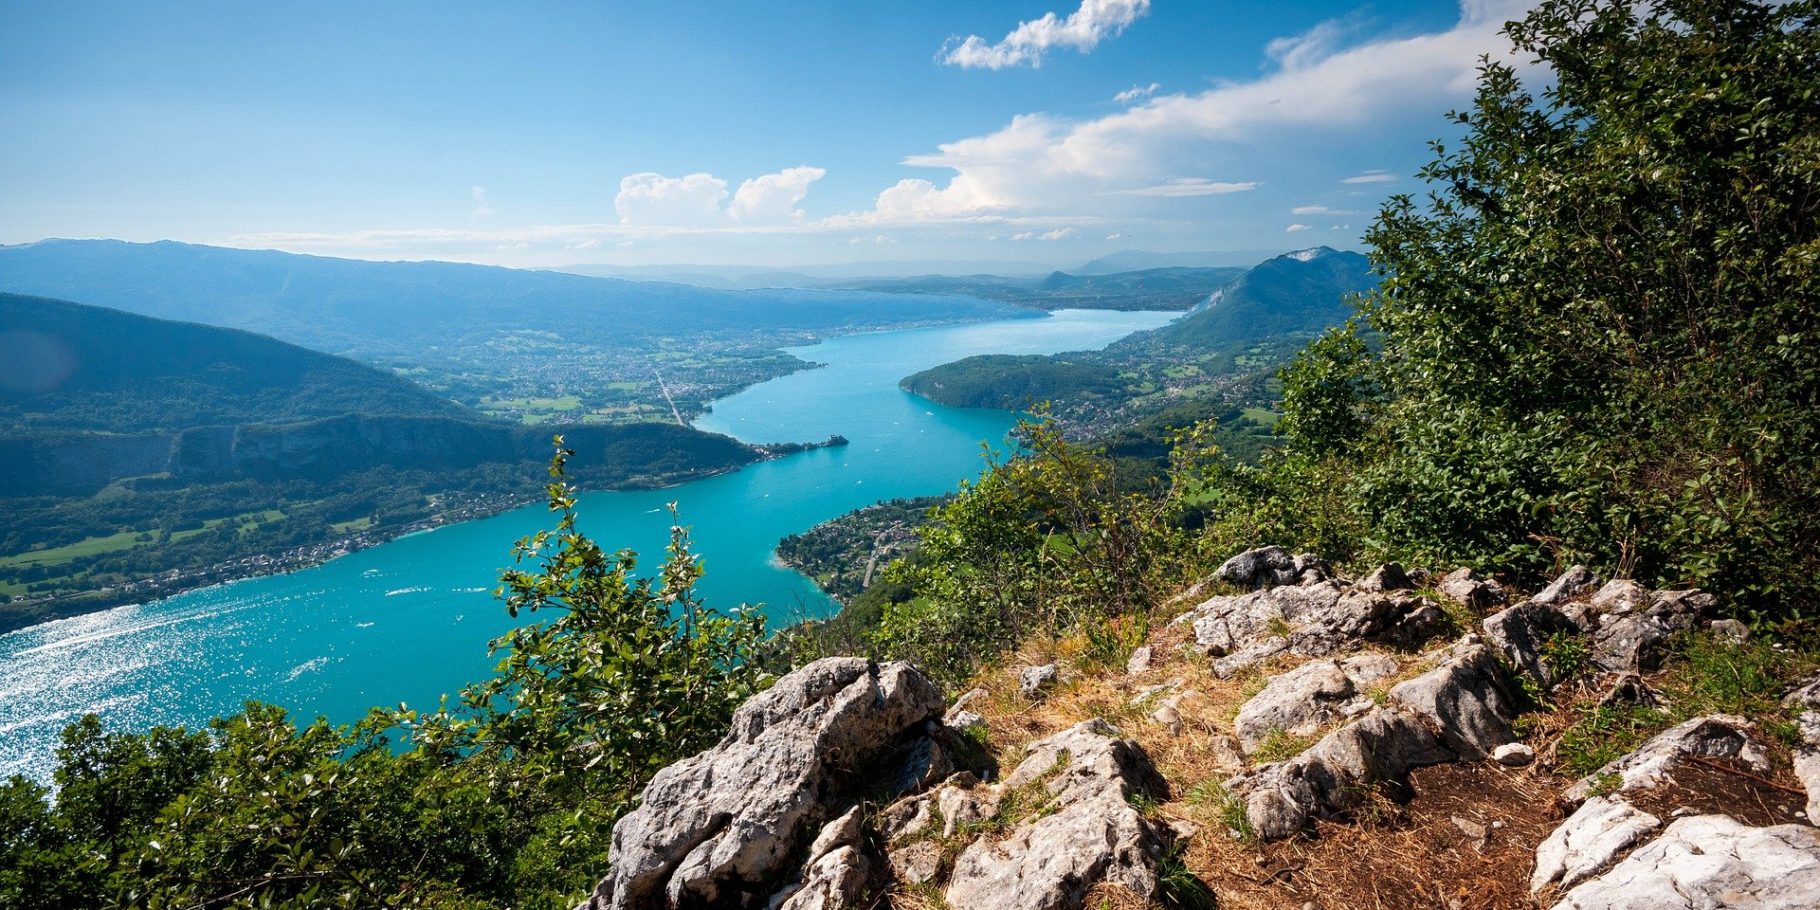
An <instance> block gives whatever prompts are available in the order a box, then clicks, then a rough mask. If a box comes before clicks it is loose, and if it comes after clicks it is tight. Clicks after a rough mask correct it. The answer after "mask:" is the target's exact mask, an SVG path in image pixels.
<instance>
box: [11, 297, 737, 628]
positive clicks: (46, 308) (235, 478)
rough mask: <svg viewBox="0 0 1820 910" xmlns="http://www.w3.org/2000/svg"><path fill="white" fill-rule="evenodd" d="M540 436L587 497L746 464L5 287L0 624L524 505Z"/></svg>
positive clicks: (206, 329)
mask: <svg viewBox="0 0 1820 910" xmlns="http://www.w3.org/2000/svg"><path fill="white" fill-rule="evenodd" d="M553 433H562V434H564V436H565V440H566V443H567V445H568V446H569V447H570V448H573V449H574V450H575V451H576V452H577V454H578V458H577V459H576V461H575V470H576V475H575V476H576V477H577V478H578V479H580V480H582V481H584V482H586V483H587V484H589V485H590V486H596V487H627V486H651V485H656V484H662V483H668V482H673V481H675V480H678V479H682V478H688V477H699V476H704V475H707V474H713V473H717V472H720V471H725V470H729V469H731V468H735V467H738V466H740V465H743V464H747V463H750V462H752V461H755V460H757V459H759V458H760V457H762V456H763V453H762V452H760V451H758V450H756V449H754V448H752V447H750V446H747V445H744V444H743V443H740V442H738V441H736V440H734V439H732V438H730V437H727V436H721V435H718V434H712V433H705V432H702V431H699V430H695V429H693V428H690V427H686V426H679V425H677V424H674V423H650V422H644V423H634V424H621V425H609V424H590V425H580V426H573V425H572V426H563V425H555V426H547V425H546V426H528V425H525V424H515V423H507V422H504V421H499V420H494V419H491V418H488V417H486V416H484V415H481V414H477V413H475V412H474V411H472V410H470V409H468V408H466V407H463V406H462V405H460V404H457V403H455V402H451V401H448V400H447V399H444V398H442V397H440V396H438V395H435V394H433V393H431V392H428V391H426V390H424V389H422V388H420V387H418V386H417V385H415V384H414V383H412V382H410V381H409V380H406V379H403V378H401V377H398V376H396V375H393V374H391V373H388V372H385V371H383V370H379V369H375V368H373V367H369V366H366V365H363V364H359V363H355V362H353V361H351V360H347V359H345V358H341V357H336V356H333V355H330V354H322V353H318V352H315V351H309V350H306V349H303V348H300V347H296V346H294V345H290V344H286V343H284V342H281V341H277V340H275V339H272V338H267V337H264V336H260V335H256V334H253V333H250V332H245V331H240V330H236V329H222V328H215V327H211V326H205V325H197V324H193V323H180V322H170V321H166V320H161V319H153V318H150V317H145V316H138V315H134V314H131V313H125V312H121V311H119V310H112V309H107V308H103V307H92V306H84V305H82V304H77V303H70V302H66V301H61V300H49V299H45V298H38V297H24V296H19V295H12V294H3V295H0V468H3V470H0V510H4V512H5V513H6V514H7V516H8V518H7V522H6V524H5V526H4V528H0V595H4V596H5V597H6V598H7V599H10V600H12V601H13V603H11V604H7V605H4V606H0V629H5V628H10V627H13V626H16V625H20V624H23V623H25V622H27V621H31V620H35V619H43V618H48V617H49V616H50V615H55V614H54V613H53V614H47V613H45V612H44V611H43V609H41V607H42V605H43V603H45V602H48V601H52V600H54V601H55V602H56V604H57V606H56V608H55V611H56V613H69V612H80V611H81V610H82V609H87V608H91V607H95V606H102V605H105V604H106V603H108V602H110V596H96V595H95V592H97V591H102V590H104V589H116V588H119V586H121V585H127V586H129V587H128V588H127V589H126V590H133V591H136V592H137V596H140V597H144V596H147V595H149V594H152V593H159V592H162V591H163V589H162V588H161V589H160V590H159V592H154V591H145V590H138V589H134V588H131V587H130V586H131V585H133V584H136V583H137V582H138V581H139V580H143V579H144V578H146V577H149V576H151V575H153V574H157V573H164V572H170V571H176V572H177V573H178V574H179V575H183V574H184V573H190V575H189V576H186V577H189V578H190V580H191V581H192V582H196V581H206V580H218V579H217V578H216V577H215V576H214V575H211V574H208V573H209V570H210V567H212V566H216V565H218V564H221V563H224V562H226V561H229V560H235V559H243V558H254V557H257V558H261V559H262V560H263V561H262V563H261V566H262V567H274V566H283V565H288V564H289V563H290V561H291V557H289V556H285V555H282V554H284V553H289V552H292V551H295V550H296V549H297V548H299V547H304V548H306V549H307V548H311V547H328V548H330V549H331V550H332V549H333V548H334V547H335V546H338V545H340V544H341V543H342V542H345V541H347V540H348V539H350V537H357V538H359V542H365V541H367V540H370V539H374V538H375V537H376V536H377V537H383V536H385V535H386V534H388V533H395V532H396V531H398V530H400V529H402V528H404V527H406V526H408V525H411V524H413V523H418V522H425V521H434V520H438V519H439V518H444V519H446V518H453V517H473V516H474V515H478V514H484V513H485V512H486V511H489V510H492V509H496V508H498V507H501V506H503V505H506V504H508V503H510V502H513V501H516V500H518V499H520V498H522V497H524V496H527V495H529V494H532V493H534V492H535V491H536V489H537V488H538V485H539V482H540V474H541V472H540V471H539V470H538V469H537V465H539V464H541V463H542V462H544V461H545V460H546V459H547V458H548V457H549V454H550V438H551V436H552V434H553ZM298 558H300V559H308V558H314V557H311V556H309V555H307V554H306V555H304V556H299V557H298ZM198 573H200V574H198ZM124 593H125V591H117V592H116V594H117V595H122V596H123V595H124ZM73 595H79V596H76V598H75V600H73V601H71V600H69V599H68V598H69V597H71V596H73ZM0 603H3V602H0Z"/></svg>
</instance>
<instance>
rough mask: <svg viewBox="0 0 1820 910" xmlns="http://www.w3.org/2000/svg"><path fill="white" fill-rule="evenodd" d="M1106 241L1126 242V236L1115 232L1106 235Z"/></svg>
mask: <svg viewBox="0 0 1820 910" xmlns="http://www.w3.org/2000/svg"><path fill="white" fill-rule="evenodd" d="M1106 239H1107V240H1124V239H1125V235H1124V234H1122V233H1119V232H1118V231H1113V232H1112V233H1110V234H1107V235H1106Z"/></svg>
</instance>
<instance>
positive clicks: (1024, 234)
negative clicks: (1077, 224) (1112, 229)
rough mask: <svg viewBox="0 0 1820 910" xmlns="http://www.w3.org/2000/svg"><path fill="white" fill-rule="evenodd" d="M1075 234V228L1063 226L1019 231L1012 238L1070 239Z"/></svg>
mask: <svg viewBox="0 0 1820 910" xmlns="http://www.w3.org/2000/svg"><path fill="white" fill-rule="evenodd" d="M1074 235H1075V230H1074V228H1071V227H1061V228H1056V229H1055V230H1053V231H1044V232H1042V233H1040V234H1039V233H1037V232H1036V231H1019V232H1017V233H1015V234H1012V235H1011V239H1012V240H1068V239H1070V238H1072V237H1074ZM1107 239H1111V238H1107Z"/></svg>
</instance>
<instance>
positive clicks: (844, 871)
mask: <svg viewBox="0 0 1820 910" xmlns="http://www.w3.org/2000/svg"><path fill="white" fill-rule="evenodd" d="M941 711H942V702H941V698H940V696H939V694H938V693H937V692H936V690H935V687H934V686H933V685H932V684H931V683H930V682H929V680H928V679H927V678H925V677H924V676H923V675H922V674H921V673H918V672H917V671H916V670H914V669H912V668H911V667H909V666H908V665H907V664H901V663H896V664H884V665H878V664H873V663H870V662H868V661H866V660H862V659H859V658H829V659H827V660H821V661H817V662H815V663H813V664H810V665H808V666H806V667H804V668H802V669H800V670H798V671H796V672H794V673H791V674H789V675H788V676H785V677H784V678H783V679H781V680H779V681H778V682H777V684H776V685H774V686H773V687H772V688H770V689H769V690H767V691H765V692H764V693H762V694H760V695H757V696H754V697H753V698H752V699H751V700H749V701H747V702H746V703H745V704H744V705H742V706H740V708H739V710H738V711H736V712H735V713H734V715H733V723H732V729H730V730H729V731H728V733H727V735H726V737H725V738H723V739H722V740H721V741H720V743H719V744H718V745H716V746H714V747H713V748H711V749H709V750H707V751H705V752H702V753H700V754H698V755H695V756H693V757H691V758H687V759H684V760H682V761H680V762H677V763H676V764H673V765H671V766H669V767H667V768H665V769H663V770H662V771H659V772H658V773H657V776H656V777H654V778H653V779H652V781H651V783H650V785H649V786H647V787H646V788H645V791H644V795H643V798H642V800H641V802H640V805H639V807H638V808H637V809H635V810H633V811H632V812H631V813H629V814H627V815H626V816H625V817H624V818H622V819H620V821H619V823H618V824H616V825H615V826H614V827H613V842H612V849H611V854H610V856H609V859H608V863H609V865H610V867H611V871H610V872H609V873H608V875H607V877H606V878H604V879H603V880H602V881H601V882H600V884H599V885H598V886H597V887H596V888H595V891H594V894H593V895H592V896H591V897H590V898H589V900H588V902H587V903H586V904H585V906H586V907H588V908H590V910H606V908H613V910H644V908H677V907H688V906H706V905H720V904H738V903H742V902H746V901H757V902H758V903H760V904H763V903H765V902H766V901H767V900H768V899H770V898H771V897H772V896H773V895H774V894H776V893H777V886H776V883H777V882H778V881H779V880H780V879H782V880H784V881H790V878H788V877H787V876H788V873H789V872H790V870H791V864H792V862H793V860H798V859H800V854H799V853H798V851H800V850H801V849H802V848H803V847H804V845H805V844H810V843H811V842H812V841H813V842H815V843H816V844H820V845H821V846H823V847H826V848H827V849H826V851H825V853H824V854H823V855H822V856H820V857H815V858H814V859H815V862H812V863H811V867H810V869H809V870H808V874H807V876H806V877H804V878H798V879H796V883H795V884H792V885H789V886H787V887H786V888H785V890H787V891H791V893H792V894H793V895H803V894H811V893H813V894H822V895H835V894H839V893H845V889H850V888H852V887H857V885H856V884H855V883H856V882H858V881H860V880H861V879H863V878H865V877H866V876H867V875H869V874H870V873H869V871H868V870H867V866H868V862H862V860H864V859H865V858H864V857H863V855H861V854H860V853H859V847H858V846H857V845H856V844H853V843H840V842H841V841H842V840H843V839H845V836H844V834H842V833H841V832H844V831H846V830H847V828H848V827H850V825H839V824H837V825H833V826H829V825H828V823H829V822H830V821H836V822H838V821H839V820H840V819H841V818H843V817H844V815H845V814H846V813H847V811H848V809H849V808H850V807H851V805H852V804H853V803H854V802H855V801H856V796H857V794H858V793H860V792H861V791H863V790H864V789H866V788H868V787H871V786H873V785H874V784H875V782H877V781H878V780H881V779H884V780H893V779H895V780H899V781H902V780H905V779H909V778H915V779H921V778H922V777H924V776H925V773H926V769H925V771H913V772H908V773H907V772H905V771H903V770H902V769H901V768H894V767H891V765H892V764H893V763H894V761H893V760H895V761H896V763H902V762H904V761H906V760H907V757H913V756H916V755H922V756H928V755H930V754H932V753H933V752H934V751H936V750H938V749H939V748H940V747H939V745H936V744H935V743H934V742H932V741H931V739H932V738H931V736H930V726H931V722H932V721H933V720H934V719H935V718H938V717H939V716H940V715H941ZM921 743H926V744H927V745H926V747H923V746H919V744H921ZM925 760H926V759H925ZM825 826H827V827H825ZM830 832H832V833H830ZM818 834H823V835H826V836H825V838H824V837H818V836H817V835H818ZM824 840H825V841H826V842H825V843H824ZM848 849H851V850H853V851H854V852H853V853H842V852H841V851H843V850H848ZM812 888H813V891H812V890H811V889H812ZM790 899H795V898H794V897H792V898H790ZM803 900H804V901H808V900H811V898H809V897H804V898H803Z"/></svg>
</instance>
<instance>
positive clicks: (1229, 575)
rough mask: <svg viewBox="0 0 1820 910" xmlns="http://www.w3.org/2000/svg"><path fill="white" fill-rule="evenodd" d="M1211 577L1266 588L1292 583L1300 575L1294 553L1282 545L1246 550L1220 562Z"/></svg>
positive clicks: (1230, 582) (1241, 585) (1241, 584)
mask: <svg viewBox="0 0 1820 910" xmlns="http://www.w3.org/2000/svg"><path fill="white" fill-rule="evenodd" d="M1213 577H1214V578H1216V579H1218V580H1220V581H1223V582H1226V583H1227V584H1231V585H1237V586H1239V587H1241V588H1252V589H1256V588H1268V587H1275V586H1277V585H1288V584H1294V583H1295V582H1296V579H1297V578H1298V577H1300V573H1299V572H1297V571H1296V565H1295V557H1293V556H1290V555H1289V551H1288V550H1285V549H1283V548H1282V547H1259V548H1257V549H1255V550H1246V551H1245V552H1243V553H1240V554H1239V555H1237V556H1234V557H1232V558H1231V559H1228V560H1226V561H1225V562H1223V563H1221V564H1220V567H1219V568H1218V569H1216V570H1214V573H1213Z"/></svg>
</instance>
